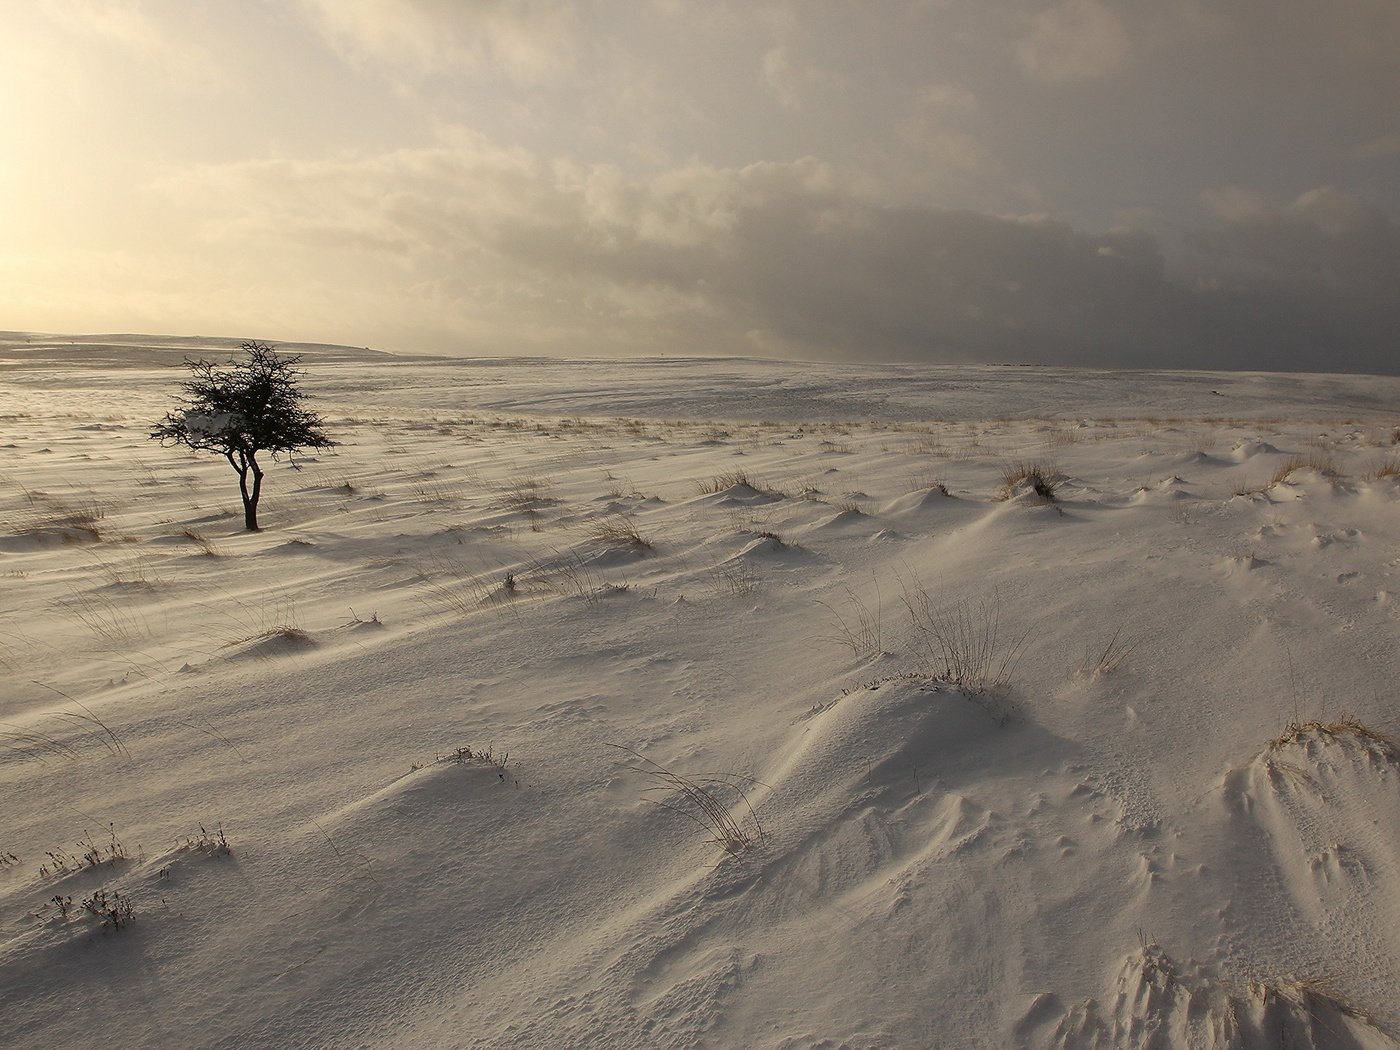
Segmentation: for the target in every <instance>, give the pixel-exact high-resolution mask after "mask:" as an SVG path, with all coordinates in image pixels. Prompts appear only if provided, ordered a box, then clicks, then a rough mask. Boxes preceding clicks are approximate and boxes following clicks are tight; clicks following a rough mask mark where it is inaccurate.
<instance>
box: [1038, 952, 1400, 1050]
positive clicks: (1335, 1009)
mask: <svg viewBox="0 0 1400 1050" xmlns="http://www.w3.org/2000/svg"><path fill="white" fill-rule="evenodd" d="M1056 1014H1058V1016H1056ZM1015 1035H1016V1038H1017V1041H1018V1045H1020V1046H1022V1047H1026V1048H1031V1047H1037V1048H1039V1047H1053V1048H1056V1050H1275V1048H1277V1047H1280V1046H1288V1047H1297V1048H1299V1050H1339V1048H1346V1050H1381V1048H1386V1050H1391V1048H1393V1047H1394V1046H1395V1045H1396V1044H1395V1043H1394V1042H1393V1041H1392V1040H1391V1039H1390V1038H1389V1037H1388V1036H1387V1035H1386V1033H1385V1031H1384V1030H1383V1029H1381V1028H1379V1027H1377V1025H1376V1024H1375V1022H1373V1021H1372V1020H1371V1019H1370V1018H1368V1017H1366V1016H1365V1014H1364V1013H1363V1012H1362V1011H1360V1010H1359V1009H1357V1008H1356V1007H1354V1006H1352V1005H1351V1004H1350V1003H1348V1002H1346V1001H1345V1000H1344V999H1341V998H1339V997H1337V996H1335V995H1334V994H1333V993H1331V992H1330V990H1329V989H1328V988H1327V987H1326V986H1325V985H1322V984H1318V983H1313V982H1307V981H1297V980H1293V979H1282V980H1279V981H1248V982H1241V983H1238V984H1236V983H1233V982H1230V983H1227V982H1222V981H1220V980H1219V979H1216V978H1213V977H1212V976H1210V975H1209V974H1206V973H1204V972H1201V971H1199V970H1197V969H1195V968H1191V969H1184V968H1182V967H1179V966H1178V965H1177V964H1176V963H1175V962H1174V961H1173V960H1172V959H1171V958H1170V957H1169V956H1167V954H1166V953H1165V952H1163V951H1162V949H1161V948H1159V947H1157V946H1156V945H1153V944H1149V945H1144V946H1143V947H1142V948H1141V949H1139V950H1138V951H1136V952H1134V953H1132V954H1131V955H1129V956H1128V957H1127V958H1126V959H1124V960H1123V962H1122V963H1121V965H1120V966H1119V968H1118V973H1117V975H1116V977H1115V979H1114V982H1113V990H1112V993H1111V995H1110V997H1109V998H1108V999H1107V1001H1106V1002H1099V1001H1098V1000H1095V999H1087V1000H1085V1001H1084V1002H1082V1003H1080V1004H1078V1005H1076V1006H1074V1007H1071V1008H1069V1009H1068V1010H1063V1012H1061V1008H1060V1003H1059V1000H1058V999H1057V998H1056V997H1055V996H1054V995H1051V994H1042V995H1039V996H1036V997H1035V998H1034V999H1033V1000H1032V1002H1031V1005H1030V1008H1029V1009H1028V1010H1027V1011H1026V1013H1025V1015H1024V1016H1023V1017H1022V1019H1021V1021H1020V1023H1019V1024H1018V1025H1017V1026H1016V1031H1015Z"/></svg>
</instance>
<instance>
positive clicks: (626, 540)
mask: <svg viewBox="0 0 1400 1050" xmlns="http://www.w3.org/2000/svg"><path fill="white" fill-rule="evenodd" d="M585 531H586V532H587V534H588V536H589V538H590V539H594V540H597V541H598V542H599V543H602V544H605V545H607V546H609V547H617V548H622V549H630V550H651V547H652V545H651V541H650V540H648V539H647V538H646V537H645V536H643V535H642V534H641V533H640V532H638V531H637V523H636V522H635V521H633V520H632V516H631V515H630V514H610V515H608V516H607V517H606V518H599V519H597V520H595V521H590V522H588V524H587V525H586V526H585Z"/></svg>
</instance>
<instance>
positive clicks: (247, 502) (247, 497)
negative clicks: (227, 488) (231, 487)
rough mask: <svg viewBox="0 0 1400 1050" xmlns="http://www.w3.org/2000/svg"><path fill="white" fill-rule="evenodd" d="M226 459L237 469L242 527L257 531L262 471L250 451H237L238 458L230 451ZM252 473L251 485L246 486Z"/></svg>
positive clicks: (249, 530)
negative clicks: (241, 498)
mask: <svg viewBox="0 0 1400 1050" xmlns="http://www.w3.org/2000/svg"><path fill="white" fill-rule="evenodd" d="M226 456H227V458H228V461H229V462H230V463H232V464H233V469H234V470H236V471H238V492H239V494H240V495H241V496H242V497H243V528H244V529H245V530H246V531H248V532H257V531H258V499H259V497H260V496H261V495H262V479H263V472H262V471H261V470H260V469H258V461H257V459H256V458H255V456H254V455H253V454H252V453H245V452H243V451H242V450H239V452H238V458H237V459H235V458H234V454H233V453H232V452H228V453H226ZM250 472H251V473H252V475H253V487H252V489H251V490H250V489H249V488H248V474H249V473H250Z"/></svg>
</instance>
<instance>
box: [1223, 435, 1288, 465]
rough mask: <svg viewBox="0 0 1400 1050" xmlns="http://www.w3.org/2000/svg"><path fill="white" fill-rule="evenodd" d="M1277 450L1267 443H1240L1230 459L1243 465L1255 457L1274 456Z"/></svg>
mask: <svg viewBox="0 0 1400 1050" xmlns="http://www.w3.org/2000/svg"><path fill="white" fill-rule="evenodd" d="M1277 453H1278V449H1276V448H1275V447H1274V446H1273V445H1271V444H1269V443H1268V442H1267V441H1257V440H1256V441H1241V442H1240V443H1239V444H1238V445H1236V446H1235V447H1234V449H1233V450H1232V451H1231V453H1230V458H1231V459H1233V460H1234V461H1235V462H1236V463H1243V462H1245V461H1246V460H1250V459H1253V458H1254V457H1255V456H1268V455H1276V454H1277Z"/></svg>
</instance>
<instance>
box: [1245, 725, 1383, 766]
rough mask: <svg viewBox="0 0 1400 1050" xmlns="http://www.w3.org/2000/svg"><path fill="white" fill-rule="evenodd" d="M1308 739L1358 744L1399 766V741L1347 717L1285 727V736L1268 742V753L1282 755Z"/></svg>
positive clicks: (1282, 735)
mask: <svg viewBox="0 0 1400 1050" xmlns="http://www.w3.org/2000/svg"><path fill="white" fill-rule="evenodd" d="M1309 736H1326V737H1330V738H1333V739H1337V738H1342V737H1349V738H1351V739H1353V740H1359V741H1362V742H1364V743H1365V744H1367V745H1369V746H1370V747H1371V748H1373V749H1374V750H1377V751H1379V752H1380V753H1381V754H1382V755H1384V756H1385V758H1386V759H1387V760H1388V761H1390V762H1394V763H1396V764H1400V741H1397V740H1396V739H1395V738H1394V737H1391V736H1388V735H1387V734H1385V733H1382V732H1379V731H1378V730H1375V729H1372V728H1371V727H1370V726H1368V725H1366V724H1365V723H1363V722H1359V721H1357V720H1356V719H1354V718H1351V717H1350V716H1347V715H1343V716H1342V717H1341V718H1338V719H1336V720H1334V721H1331V722H1299V721H1296V720H1295V721H1291V722H1289V723H1288V724H1287V725H1286V726H1284V727H1283V733H1282V734H1280V735H1279V736H1277V737H1275V738H1274V739H1273V740H1270V741H1269V746H1268V750H1270V751H1281V750H1282V749H1283V748H1285V747H1288V746H1289V745H1291V744H1301V743H1302V742H1303V741H1304V739H1305V738H1306V737H1309Z"/></svg>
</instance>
